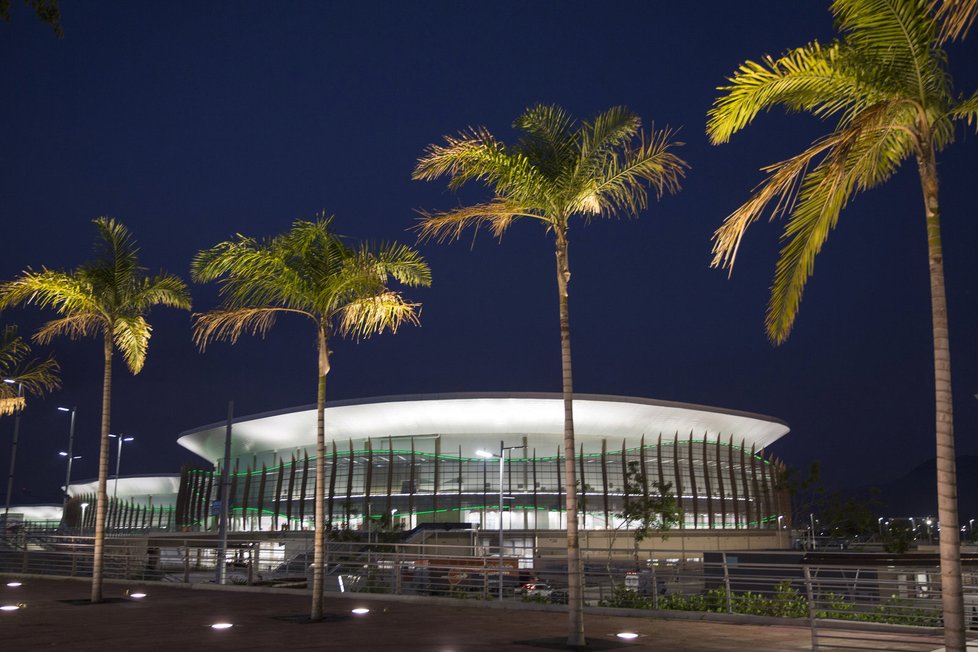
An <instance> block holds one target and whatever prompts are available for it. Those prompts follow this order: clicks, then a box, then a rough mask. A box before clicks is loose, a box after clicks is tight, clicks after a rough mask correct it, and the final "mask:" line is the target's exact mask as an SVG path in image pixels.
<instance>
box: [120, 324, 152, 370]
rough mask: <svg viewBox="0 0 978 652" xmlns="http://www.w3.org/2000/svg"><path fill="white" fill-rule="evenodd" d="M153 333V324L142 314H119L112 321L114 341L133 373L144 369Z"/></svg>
mask: <svg viewBox="0 0 978 652" xmlns="http://www.w3.org/2000/svg"><path fill="white" fill-rule="evenodd" d="M152 333H153V328H152V326H150V325H149V323H148V322H147V321H146V320H145V319H144V318H143V317H142V315H132V316H128V315H127V316H119V317H117V318H116V319H115V321H114V322H113V323H112V343H113V344H114V345H115V348H116V349H117V350H118V351H119V353H121V354H122V359H123V360H125V362H126V366H127V367H129V371H131V372H132V373H133V374H138V373H139V372H140V371H142V369H143V364H144V363H145V362H146V352H147V351H148V350H149V339H150V337H151V336H152Z"/></svg>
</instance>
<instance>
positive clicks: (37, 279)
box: [0, 269, 102, 315]
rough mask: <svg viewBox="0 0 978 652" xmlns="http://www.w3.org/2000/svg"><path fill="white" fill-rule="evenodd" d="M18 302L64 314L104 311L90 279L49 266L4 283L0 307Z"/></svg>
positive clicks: (29, 271)
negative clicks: (94, 294) (54, 269)
mask: <svg viewBox="0 0 978 652" xmlns="http://www.w3.org/2000/svg"><path fill="white" fill-rule="evenodd" d="M18 304H27V305H35V306H37V307H39V308H51V309H53V310H54V311H55V312H57V313H58V314H61V315H70V314H76V313H92V314H101V313H102V310H101V306H100V305H99V304H98V302H97V301H96V300H95V298H94V296H93V295H92V287H91V285H90V284H89V283H88V282H87V280H86V279H84V278H81V277H80V276H78V275H72V274H66V273H65V272H57V271H53V270H48V269H42V270H41V271H40V272H34V271H31V270H27V271H25V272H24V273H23V274H22V275H21V276H19V277H18V278H16V279H14V280H12V281H7V282H5V283H2V284H0V309H2V308H8V307H11V306H15V305H18Z"/></svg>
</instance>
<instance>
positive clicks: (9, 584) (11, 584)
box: [7, 582, 22, 589]
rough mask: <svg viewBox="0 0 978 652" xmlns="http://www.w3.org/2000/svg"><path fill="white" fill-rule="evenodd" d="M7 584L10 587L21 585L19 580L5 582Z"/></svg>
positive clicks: (14, 587)
mask: <svg viewBox="0 0 978 652" xmlns="http://www.w3.org/2000/svg"><path fill="white" fill-rule="evenodd" d="M7 586H9V587H10V588H12V589H16V588H17V587H18V586H22V585H21V583H20V582H7Z"/></svg>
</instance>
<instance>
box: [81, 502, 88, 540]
mask: <svg viewBox="0 0 978 652" xmlns="http://www.w3.org/2000/svg"><path fill="white" fill-rule="evenodd" d="M81 508H82V520H81V532H82V536H84V535H85V510H86V509H88V503H82V504H81Z"/></svg>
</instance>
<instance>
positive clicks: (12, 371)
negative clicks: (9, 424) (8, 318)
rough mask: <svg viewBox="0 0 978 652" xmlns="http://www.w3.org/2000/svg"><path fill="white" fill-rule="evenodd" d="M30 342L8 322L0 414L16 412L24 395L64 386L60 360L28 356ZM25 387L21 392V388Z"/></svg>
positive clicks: (1, 354)
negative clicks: (59, 373)
mask: <svg viewBox="0 0 978 652" xmlns="http://www.w3.org/2000/svg"><path fill="white" fill-rule="evenodd" d="M30 354H31V347H30V345H29V344H28V343H27V342H26V341H24V338H22V337H21V336H20V335H19V334H18V329H17V326H16V325H14V324H8V325H7V326H5V327H4V329H3V334H2V336H0V379H3V380H5V381H11V382H3V383H0V416H3V415H7V414H13V413H14V412H17V411H20V410H22V409H23V408H24V406H25V405H26V400H25V398H24V395H31V396H43V395H44V394H46V393H47V392H50V391H53V390H55V389H57V388H58V387H60V386H61V380H60V378H59V377H58V371H59V367H58V363H57V361H56V360H55V359H54V358H53V357H50V356H49V357H48V358H46V359H43V360H38V359H29V358H28V356H29V355H30ZM21 388H22V391H21Z"/></svg>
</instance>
